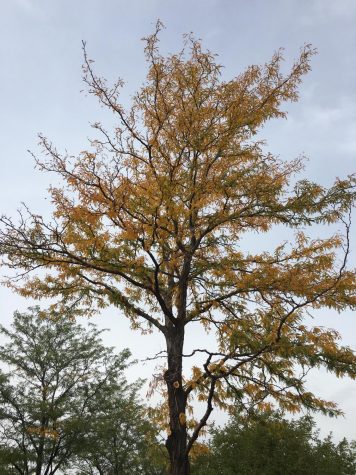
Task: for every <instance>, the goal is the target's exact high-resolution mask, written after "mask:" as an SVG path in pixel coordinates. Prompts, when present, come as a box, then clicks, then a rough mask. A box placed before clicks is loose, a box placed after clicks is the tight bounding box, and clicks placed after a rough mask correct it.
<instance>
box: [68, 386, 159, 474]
mask: <svg viewBox="0 0 356 475" xmlns="http://www.w3.org/2000/svg"><path fill="white" fill-rule="evenodd" d="M138 387H139V384H136V385H133V386H131V388H130V390H129V391H127V389H126V388H123V387H121V386H118V387H116V388H114V390H113V391H112V392H110V394H109V395H107V394H105V395H104V394H101V395H99V397H98V398H97V399H96V400H95V401H94V404H91V405H90V407H89V413H90V416H91V417H90V418H89V422H88V425H87V430H86V433H85V436H84V438H83V440H82V442H81V446H80V449H79V451H78V454H77V457H76V464H75V465H76V467H78V475H104V474H105V475H164V474H166V473H167V472H166V471H165V466H166V465H167V460H166V459H167V457H166V453H165V449H164V447H162V446H160V445H159V444H158V443H157V439H156V435H157V431H156V430H155V429H154V427H153V426H152V424H151V423H150V422H149V420H148V418H147V410H146V408H145V407H144V406H142V405H141V404H140V403H139V401H138V399H137V389H138Z"/></svg>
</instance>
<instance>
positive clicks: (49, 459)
mask: <svg viewBox="0 0 356 475" xmlns="http://www.w3.org/2000/svg"><path fill="white" fill-rule="evenodd" d="M0 330H1V333H2V334H3V335H5V336H6V337H7V340H8V341H7V343H6V344H4V345H2V346H0V362H1V364H2V367H3V368H6V372H5V369H4V370H2V372H1V373H0V377H1V380H0V458H1V459H3V460H4V465H5V466H7V467H8V470H9V473H18V474H22V475H29V474H33V473H35V474H36V475H43V474H45V475H53V474H54V473H57V472H58V471H59V470H60V471H61V472H62V473H64V471H65V469H66V468H68V467H70V466H71V465H73V464H74V455H75V454H77V453H78V451H79V450H80V451H81V454H83V446H85V444H84V441H85V440H87V439H86V438H87V437H88V427H93V426H94V425H95V424H99V421H96V420H95V414H96V412H98V413H100V409H101V406H102V405H103V404H104V403H105V401H106V400H107V398H108V399H109V401H110V400H111V398H112V397H113V395H115V402H116V403H120V404H121V406H125V405H126V406H127V405H128V404H132V408H131V412H128V413H127V414H126V415H127V417H130V416H131V415H132V414H136V419H133V420H132V421H130V423H131V424H132V427H133V429H132V431H134V430H136V433H138V427H141V426H138V420H137V418H138V415H139V414H141V409H139V406H138V404H137V401H136V399H135V396H136V392H137V389H138V388H137V385H133V386H130V385H129V384H128V383H127V382H126V380H125V378H124V376H123V370H124V369H125V368H126V367H127V364H128V357H129V352H128V351H127V350H125V351H123V352H122V353H120V354H119V355H115V354H114V353H113V351H112V349H111V348H107V347H105V346H104V345H103V344H102V342H101V340H100V333H101V332H100V331H98V330H97V329H96V328H95V327H94V326H93V325H89V328H88V329H84V328H83V327H81V326H80V325H78V324H76V323H75V322H74V321H73V319H72V317H71V315H68V314H67V315H61V316H60V317H59V316H58V315H56V314H55V313H52V314H50V315H47V316H45V315H43V313H41V312H40V310H39V308H38V307H35V308H31V309H29V311H28V313H18V312H17V313H15V315H14V321H13V325H12V329H11V330H10V329H6V328H4V327H0ZM109 401H108V402H106V405H107V406H108V405H109ZM112 404H114V400H113V401H112ZM122 417H123V414H122ZM125 423H126V426H129V422H128V420H127V419H126V421H125ZM140 424H142V422H140ZM121 441H122V442H123V443H127V435H125V434H122V436H121ZM130 441H131V439H130ZM131 442H132V441H131ZM134 449H135V443H133V442H132V451H134ZM123 450H124V447H122V449H121V453H122V451H123ZM125 451H126V448H125ZM130 460H131V462H132V463H133V468H134V467H135V464H134V459H133V457H131V458H130ZM4 473H5V472H4ZM105 473H109V472H105ZM113 473H114V472H113ZM115 473H116V472H115ZM132 473H136V472H132ZM137 473H139V472H137Z"/></svg>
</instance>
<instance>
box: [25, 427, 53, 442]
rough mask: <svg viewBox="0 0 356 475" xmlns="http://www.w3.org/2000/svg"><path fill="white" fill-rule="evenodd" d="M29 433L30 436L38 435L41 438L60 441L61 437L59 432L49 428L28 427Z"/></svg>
mask: <svg viewBox="0 0 356 475" xmlns="http://www.w3.org/2000/svg"><path fill="white" fill-rule="evenodd" d="M27 432H28V433H29V434H36V435H38V436H40V437H44V438H46V439H54V440H56V439H58V437H59V435H60V434H59V432H58V430H56V429H53V428H49V427H28V429H27Z"/></svg>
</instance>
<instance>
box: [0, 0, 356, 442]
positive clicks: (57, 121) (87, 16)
mask: <svg viewBox="0 0 356 475" xmlns="http://www.w3.org/2000/svg"><path fill="white" fill-rule="evenodd" d="M0 8H1V9H0V68H1V70H0V163H1V168H0V169H1V175H0V213H3V212H6V213H8V214H10V215H13V214H14V213H15V211H16V209H17V208H18V207H19V204H20V202H22V201H24V202H26V203H27V204H29V206H30V207H31V209H32V210H34V211H35V210H36V211H38V212H41V213H45V214H48V212H49V204H48V202H47V201H46V199H45V198H46V195H47V192H46V188H47V187H48V185H49V183H53V182H54V177H50V176H48V175H46V174H40V173H39V172H38V171H35V170H34V166H33V160H32V158H31V157H30V155H29V154H28V153H27V149H31V150H33V151H34V152H36V143H37V133H38V132H42V133H44V134H45V135H46V136H47V137H49V138H50V139H52V140H53V141H54V143H55V144H56V145H57V146H58V148H59V149H62V150H63V149H65V148H66V149H67V150H68V151H69V152H70V153H73V154H75V153H77V152H79V151H80V150H83V149H85V148H86V146H87V141H86V140H87V137H88V136H90V135H91V133H92V132H91V129H90V125H89V124H90V123H91V122H94V121H96V120H98V119H103V120H105V121H106V124H107V125H109V124H110V119H111V116H108V115H106V114H105V112H104V111H103V110H101V109H100V108H99V106H98V104H97V103H96V102H95V100H94V99H93V98H91V97H86V96H85V94H83V93H81V92H80V90H81V89H82V88H83V85H82V83H81V64H82V51H81V40H86V41H87V49H88V52H89V55H90V57H92V58H93V59H95V60H96V63H95V68H96V70H97V72H99V73H100V74H102V75H104V76H105V77H107V78H108V79H115V78H116V77H117V76H120V77H121V78H123V79H124V80H125V82H126V83H127V87H126V88H125V90H124V93H123V96H122V100H123V102H124V103H128V101H129V98H130V94H131V93H133V92H134V91H135V90H136V88H138V87H139V86H140V84H141V83H142V82H143V80H144V77H145V64H144V60H143V59H144V57H143V50H142V48H143V44H142V42H141V41H140V38H141V37H142V36H144V35H147V34H149V33H150V32H152V30H153V25H154V24H155V22H156V20H157V18H160V19H161V20H162V21H163V22H164V24H165V25H166V27H167V29H166V30H165V31H164V32H163V34H162V38H161V45H162V50H163V51H164V52H173V51H175V50H176V49H177V48H179V47H180V45H181V39H182V34H183V33H187V32H190V31H193V32H194V33H195V35H196V36H197V37H199V38H202V40H203V44H204V46H206V47H207V48H209V49H210V50H212V51H213V52H216V53H218V54H219V61H220V62H221V63H222V64H223V65H224V66H225V68H224V73H223V74H224V76H225V77H233V76H235V75H237V74H238V73H239V72H241V70H243V69H244V68H245V67H246V66H247V65H249V64H253V63H261V62H265V61H267V60H268V59H269V58H270V57H271V55H272V54H273V52H274V51H275V50H276V49H278V48H279V47H283V48H285V56H286V68H287V67H288V66H290V64H291V62H292V61H293V59H294V58H296V57H297V55H298V52H299V48H300V47H301V46H303V45H304V44H305V43H312V44H313V46H314V47H316V48H317V49H318V52H319V53H318V55H317V56H315V57H314V58H313V61H312V68H313V70H312V72H311V73H309V75H308V76H307V77H306V78H305V80H304V82H303V85H302V86H301V89H300V90H301V94H300V101H299V103H298V104H292V105H288V111H289V118H288V120H287V121H275V122H272V123H271V124H269V125H267V126H266V127H265V129H264V130H263V136H264V137H265V138H266V139H267V141H268V146H269V148H270V149H271V151H273V152H274V153H275V154H279V155H280V156H281V157H283V158H285V159H291V158H295V157H296V156H299V155H300V154H305V155H307V156H308V157H309V161H308V163H307V167H306V170H305V174H306V175H307V176H308V177H309V178H311V179H313V180H315V181H318V182H320V183H322V184H324V185H330V184H331V183H332V181H333V179H334V177H336V176H340V177H342V176H345V175H346V174H348V173H353V172H355V168H356V167H355V164H356V159H355V156H356V108H355V99H356V87H355V86H356V53H355V52H356V29H355V25H356V0H337V1H335V0H220V1H219V0H190V1H188V0H179V1H178V0H130V1H123V0H100V1H94V0H86V1H85V2H84V1H80V0H57V1H56V0H0ZM354 221H355V219H354ZM355 226H356V225H354V229H353V241H354V244H353V248H354V251H353V257H352V260H353V263H355V257H354V255H355V252H356V245H355V242H356V240H355V236H356V233H355ZM280 238H281V239H283V236H280ZM27 306H28V301H24V299H20V298H19V297H18V296H15V295H13V294H11V293H10V292H9V290H7V289H3V288H2V289H0V319H1V322H2V323H7V322H10V320H11V315H12V313H13V311H14V310H15V309H25V308H26V307H27ZM95 321H96V322H97V323H98V324H99V325H100V326H104V327H107V328H110V329H111V331H110V333H108V335H107V341H108V343H110V344H113V345H115V346H117V347H118V348H119V349H121V348H123V347H124V346H129V347H130V348H131V350H132V352H133V353H134V356H136V357H138V358H143V357H144V356H145V355H146V354H148V353H150V354H154V353H155V352H156V351H158V350H159V349H161V348H162V346H161V345H162V342H161V340H160V339H159V338H156V337H153V338H148V337H143V336H140V335H138V334H137V333H132V332H131V331H130V329H129V325H128V324H127V322H125V321H124V319H123V318H121V317H120V315H119V314H118V312H117V311H115V310H112V309H111V310H108V311H106V312H105V314H104V315H103V316H102V317H100V318H96V319H95ZM316 321H317V323H318V324H323V325H325V326H332V327H335V328H337V329H338V330H339V331H340V332H341V334H342V336H343V341H344V343H345V344H347V345H351V346H353V347H354V348H355V347H356V321H355V317H354V316H352V315H351V312H346V313H345V314H343V315H337V314H334V313H332V312H322V313H320V314H318V315H317V318H316ZM193 340H194V335H193V337H192V338H191V340H190V341H188V344H193ZM150 372H152V367H151V366H145V367H144V369H143V370H142V366H138V367H136V368H135V369H134V371H133V373H132V377H137V376H138V375H140V376H143V377H148V376H149V374H150ZM309 384H310V387H311V389H314V390H315V391H317V392H318V393H319V394H320V395H321V396H322V397H324V398H330V399H333V400H335V401H337V402H338V403H339V404H340V407H341V409H343V410H344V411H345V413H346V418H344V419H338V420H330V419H326V418H323V417H318V418H317V420H318V423H319V424H320V426H321V427H322V430H323V433H325V432H328V431H329V430H333V431H334V433H335V436H336V437H338V438H340V437H342V436H343V435H346V436H348V437H353V438H355V439H356V415H355V412H354V407H353V406H354V402H353V401H355V400H356V385H355V383H353V382H351V381H348V380H342V381H340V380H337V379H336V378H334V377H332V376H330V375H328V374H326V373H325V372H322V373H316V372H313V375H312V377H311V378H310V383H309ZM216 418H217V420H218V421H219V420H223V417H222V416H219V415H218V416H216Z"/></svg>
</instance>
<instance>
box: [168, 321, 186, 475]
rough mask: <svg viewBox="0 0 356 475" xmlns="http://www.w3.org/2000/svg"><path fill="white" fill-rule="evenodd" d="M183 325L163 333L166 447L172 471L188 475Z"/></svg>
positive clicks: (172, 473) (178, 474)
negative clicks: (167, 410) (166, 402)
mask: <svg viewBox="0 0 356 475" xmlns="http://www.w3.org/2000/svg"><path fill="white" fill-rule="evenodd" d="M183 343H184V325H179V324H177V325H175V326H171V327H170V328H169V329H168V331H167V334H166V344H167V359H168V369H167V371H166V372H165V374H164V379H165V381H166V385H167V392H168V407H169V427H170V434H169V435H168V437H167V440H166V447H167V450H168V454H169V459H170V474H171V475H189V474H190V465H189V458H188V454H187V426H186V405H187V395H186V393H185V391H184V389H183V387H182V353H183Z"/></svg>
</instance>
